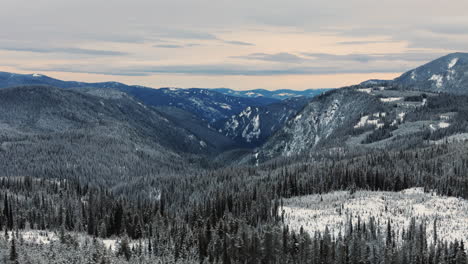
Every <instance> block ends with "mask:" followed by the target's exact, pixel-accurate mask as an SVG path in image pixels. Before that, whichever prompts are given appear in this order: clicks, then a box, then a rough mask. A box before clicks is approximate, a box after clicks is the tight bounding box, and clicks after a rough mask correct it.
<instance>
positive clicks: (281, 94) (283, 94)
mask: <svg viewBox="0 0 468 264" xmlns="http://www.w3.org/2000/svg"><path fill="white" fill-rule="evenodd" d="M278 96H281V97H286V96H294V94H290V93H280V94H278Z"/></svg>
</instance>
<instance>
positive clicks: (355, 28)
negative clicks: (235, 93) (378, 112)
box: [0, 0, 468, 90]
mask: <svg viewBox="0 0 468 264" xmlns="http://www.w3.org/2000/svg"><path fill="white" fill-rule="evenodd" d="M466 10H468V1H466V0H450V1H441V0H424V1H423V0H391V1H388V0H381V1H375V0H288V1H285V0H167V1H166V0H164V1H163V0H106V1H104V0H2V7H1V9H0V23H1V25H2V29H1V30H0V58H1V63H0V71H8V72H15V73H42V74H45V75H48V76H51V77H55V78H59V79H64V80H77V81H87V82H99V81H119V82H124V83H127V84H138V85H145V86H150V87H183V88H188V87H200V88H218V87H227V88H232V89H238V90H246V89H256V88H264V89H269V90H274V89H285V88H288V89H296V90H303V89H309V88H337V87H342V86H346V85H351V84H356V83H359V82H361V81H365V80H367V79H393V78H395V77H397V76H399V75H400V74H401V73H403V72H405V71H407V70H410V69H412V68H414V67H417V66H419V65H422V64H424V63H426V62H428V61H430V60H433V59H435V58H438V57H440V56H443V55H445V54H448V53H451V52H464V51H468V30H467V28H468V16H467V15H466Z"/></svg>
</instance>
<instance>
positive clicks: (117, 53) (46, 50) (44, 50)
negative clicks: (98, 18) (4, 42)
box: [0, 46, 129, 56]
mask: <svg viewBox="0 0 468 264" xmlns="http://www.w3.org/2000/svg"><path fill="white" fill-rule="evenodd" d="M0 49H1V50H8V51H21V52H35V53H67V54H77V55H93V56H124V55H128V54H129V53H127V52H121V51H111V50H95V49H82V48H53V47H50V48H39V47H37V48H35V47H20V46H17V47H12V46H3V47H2V46H0Z"/></svg>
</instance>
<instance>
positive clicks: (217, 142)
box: [156, 106, 238, 151]
mask: <svg viewBox="0 0 468 264" xmlns="http://www.w3.org/2000/svg"><path fill="white" fill-rule="evenodd" d="M156 109H157V110H158V111H159V112H160V113H161V114H162V115H163V116H165V117H166V118H167V119H169V120H170V121H172V122H174V123H175V124H177V126H179V127H182V128H185V129H186V130H188V131H190V132H191V133H193V134H194V135H196V136H197V137H198V138H200V139H201V140H203V141H204V142H207V144H210V145H212V146H213V147H214V148H215V149H216V150H219V151H223V150H227V149H231V148H235V147H237V146H238V144H237V143H235V142H234V141H233V140H232V139H231V138H229V137H227V136H224V135H222V134H221V133H219V132H218V131H216V130H215V129H214V128H212V127H211V125H210V124H208V122H206V121H203V120H201V119H199V118H198V117H196V116H195V115H193V114H191V113H189V112H187V111H185V110H182V109H180V108H177V107H169V106H167V107H166V106H160V107H156Z"/></svg>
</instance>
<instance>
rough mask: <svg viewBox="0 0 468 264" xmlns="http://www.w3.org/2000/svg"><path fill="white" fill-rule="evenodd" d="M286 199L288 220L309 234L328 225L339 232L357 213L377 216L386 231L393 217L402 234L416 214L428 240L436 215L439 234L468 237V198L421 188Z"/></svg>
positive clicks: (363, 219)
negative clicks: (388, 221) (425, 230)
mask: <svg viewBox="0 0 468 264" xmlns="http://www.w3.org/2000/svg"><path fill="white" fill-rule="evenodd" d="M321 199H322V200H323V201H321ZM283 203H284V207H283V210H284V217H285V224H287V225H289V226H290V227H291V228H292V229H293V230H296V231H299V229H300V228H301V226H302V227H303V228H304V230H305V231H307V232H309V233H310V234H313V233H314V232H315V231H322V232H323V231H324V230H325V228H326V227H327V226H328V228H329V229H330V230H333V232H334V234H335V235H337V234H338V233H339V232H341V233H344V232H345V229H346V226H347V223H348V221H349V219H350V218H351V219H352V220H353V222H354V223H356V222H357V219H358V217H360V218H361V221H368V219H370V217H375V219H376V222H377V224H378V225H379V227H380V229H381V231H383V232H384V230H385V225H386V223H387V220H388V219H390V220H391V222H392V224H393V225H394V226H395V229H396V232H397V233H398V234H397V236H395V237H401V232H402V230H403V228H405V229H407V227H408V224H409V222H410V220H411V218H412V217H414V218H416V221H417V222H418V223H421V222H425V223H426V224H427V234H428V236H429V238H428V241H431V237H432V235H433V230H432V228H433V222H434V219H437V230H438V236H439V238H443V239H445V240H448V241H454V240H455V239H457V240H459V241H460V240H461V239H463V240H464V241H466V240H467V239H468V225H467V224H466V223H468V201H466V200H463V199H459V198H454V197H446V196H439V195H437V194H435V193H424V191H423V189H422V188H411V189H407V190H404V191H401V192H373V191H358V192H356V193H354V194H350V193H349V192H347V191H337V192H332V193H328V194H323V195H308V196H299V197H294V198H289V199H285V200H284V201H283Z"/></svg>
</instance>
